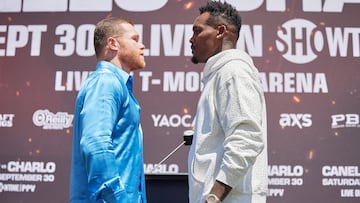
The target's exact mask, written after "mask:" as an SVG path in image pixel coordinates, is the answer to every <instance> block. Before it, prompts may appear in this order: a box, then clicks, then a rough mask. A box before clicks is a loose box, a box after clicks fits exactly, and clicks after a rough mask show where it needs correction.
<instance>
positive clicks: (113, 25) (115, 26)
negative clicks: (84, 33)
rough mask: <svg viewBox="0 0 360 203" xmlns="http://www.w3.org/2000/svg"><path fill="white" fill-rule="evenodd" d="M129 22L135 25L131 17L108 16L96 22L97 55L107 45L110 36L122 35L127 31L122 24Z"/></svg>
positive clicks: (95, 43)
mask: <svg viewBox="0 0 360 203" xmlns="http://www.w3.org/2000/svg"><path fill="white" fill-rule="evenodd" d="M123 23H128V24H131V25H134V24H133V22H132V21H131V20H129V19H125V18H121V17H108V18H105V19H103V20H101V21H100V22H98V23H97V24H96V27H95V31H94V48H95V53H96V56H99V55H100V53H101V51H102V49H103V48H104V47H105V45H106V40H107V38H108V37H111V36H114V35H117V36H121V35H122V33H124V32H125V30H123V29H122V28H121V24H123Z"/></svg>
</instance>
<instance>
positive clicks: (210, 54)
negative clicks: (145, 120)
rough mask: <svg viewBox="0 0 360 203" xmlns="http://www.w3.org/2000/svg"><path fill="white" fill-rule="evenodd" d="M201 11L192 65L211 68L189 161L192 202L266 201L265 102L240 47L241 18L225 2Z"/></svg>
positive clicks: (193, 40) (205, 75) (250, 63)
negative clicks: (198, 64)
mask: <svg viewBox="0 0 360 203" xmlns="http://www.w3.org/2000/svg"><path fill="white" fill-rule="evenodd" d="M199 10H200V15H199V16H198V17H197V18H196V19H195V21H194V25H193V36H192V37H191V39H190V43H191V49H192V53H193V57H192V61H193V63H195V64H197V63H206V64H205V67H204V70H203V81H202V82H203V84H204V88H203V91H202V94H201V96H200V99H199V102H198V107H197V112H196V118H195V122H194V124H195V126H194V127H195V129H194V138H193V144H192V146H191V148H190V152H189V159H188V172H189V200H190V203H206V202H207V203H214V202H216V203H219V202H223V203H265V202H266V192H267V180H268V177H267V165H268V163H267V126H266V122H267V121H266V104H265V98H264V93H263V90H262V87H261V85H260V80H259V76H258V70H257V69H256V67H255V66H254V64H253V61H252V59H251V57H250V56H249V55H248V54H246V53H245V52H243V51H241V50H238V49H236V43H237V40H238V38H239V32H240V27H241V17H240V16H239V14H238V12H237V11H236V9H235V8H234V7H233V6H231V5H230V4H228V3H226V2H225V3H221V2H215V1H209V2H208V3H207V4H206V5H205V6H203V7H201V8H200V9H199Z"/></svg>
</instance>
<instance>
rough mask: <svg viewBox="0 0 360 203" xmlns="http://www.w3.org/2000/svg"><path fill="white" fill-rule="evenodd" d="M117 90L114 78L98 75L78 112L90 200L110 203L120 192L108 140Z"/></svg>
mask: <svg viewBox="0 0 360 203" xmlns="http://www.w3.org/2000/svg"><path fill="white" fill-rule="evenodd" d="M118 88H121V85H120V83H119V81H118V80H116V79H115V77H114V76H110V75H106V74H101V75H100V76H99V77H98V78H97V79H96V80H93V83H91V84H89V87H88V90H87V93H86V96H85V101H84V106H83V108H82V111H81V113H80V122H81V126H82V137H81V140H80V150H81V154H82V159H83V161H84V163H85V167H86V170H87V173H88V186H89V190H90V191H89V192H90V196H91V199H93V200H94V201H95V200H96V199H103V198H108V199H105V200H106V202H114V195H113V194H116V193H118V191H120V190H123V186H122V185H121V183H120V179H119V178H118V176H119V175H118V168H117V167H116V163H115V156H114V152H113V149H114V147H113V143H112V137H111V136H112V131H113V129H114V126H115V125H116V123H117V117H118V112H119V107H120V106H121V100H120V99H119V98H121V95H120V94H119V89H118ZM111 199H113V200H111Z"/></svg>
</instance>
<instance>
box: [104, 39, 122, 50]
mask: <svg viewBox="0 0 360 203" xmlns="http://www.w3.org/2000/svg"><path fill="white" fill-rule="evenodd" d="M106 43H107V46H108V47H109V49H111V50H118V49H119V48H120V45H119V42H118V41H117V40H116V39H115V38H113V37H109V38H108V39H107V40H106Z"/></svg>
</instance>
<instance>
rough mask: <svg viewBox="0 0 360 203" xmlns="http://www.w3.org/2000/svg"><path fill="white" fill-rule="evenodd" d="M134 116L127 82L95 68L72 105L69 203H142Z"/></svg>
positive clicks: (107, 67) (103, 66)
mask: <svg viewBox="0 0 360 203" xmlns="http://www.w3.org/2000/svg"><path fill="white" fill-rule="evenodd" d="M140 111H141V108H140V106H139V104H138V102H137V101H136V99H135V97H134V96H133V94H132V77H131V76H130V75H129V74H128V73H126V72H124V71H122V70H121V69H119V68H117V67H116V66H114V65H113V64H111V63H109V62H106V61H100V62H98V64H97V65H96V71H95V72H93V73H92V74H91V75H90V76H89V78H88V79H87V80H86V82H85V83H84V85H83V86H82V88H81V90H80V91H79V93H78V96H77V99H76V107H75V115H74V116H75V120H74V135H73V152H72V166H71V178H70V197H69V200H70V202H71V203H80V202H81V203H83V202H84V203H85V202H96V203H100V202H114V203H115V202H116V203H130V202H131V203H146V189H145V179H144V167H143V137H142V136H143V135H142V130H141V126H140Z"/></svg>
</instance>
